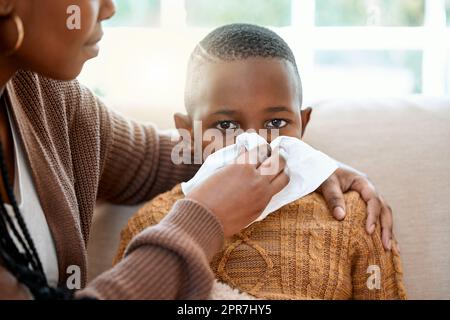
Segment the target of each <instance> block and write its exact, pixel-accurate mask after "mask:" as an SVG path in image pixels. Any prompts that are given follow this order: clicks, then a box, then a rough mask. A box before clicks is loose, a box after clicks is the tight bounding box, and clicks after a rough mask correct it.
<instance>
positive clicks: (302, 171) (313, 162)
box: [181, 133, 338, 221]
mask: <svg viewBox="0 0 450 320" xmlns="http://www.w3.org/2000/svg"><path fill="white" fill-rule="evenodd" d="M262 144H267V141H266V140H265V139H264V138H263V137H261V136H260V135H258V134H256V133H243V134H241V135H239V136H238V137H237V138H236V143H235V144H233V145H231V146H228V147H225V148H223V149H220V150H218V151H217V152H215V153H213V154H211V155H210V156H209V157H208V158H206V160H205V162H204V163H203V165H202V166H201V167H200V169H199V170H198V172H197V174H196V175H195V176H194V177H193V178H192V179H191V180H189V181H188V182H183V183H182V184H181V189H182V190H183V193H184V194H185V195H186V194H188V193H189V192H190V191H191V190H192V189H194V188H195V187H196V186H198V185H199V184H201V183H202V182H203V181H204V180H206V179H207V178H208V177H210V176H211V175H212V174H214V173H215V172H216V171H217V170H219V169H220V168H222V167H224V166H225V165H227V164H230V163H232V162H233V161H234V160H235V159H236V157H237V156H238V152H239V150H240V148H241V146H244V147H245V149H246V150H251V149H253V148H255V147H257V146H259V145H262ZM270 147H271V148H272V150H274V149H275V148H277V147H279V149H280V154H281V155H282V156H283V157H284V158H285V159H286V169H287V170H286V173H287V174H288V176H289V178H290V181H289V183H288V185H287V186H286V187H284V189H283V190H281V191H280V192H278V193H277V194H276V195H274V196H273V197H272V199H271V200H270V202H269V204H268V205H267V207H266V208H265V209H264V211H263V212H262V213H261V215H260V216H259V217H258V218H257V219H256V220H255V221H260V220H262V219H264V218H265V217H267V215H269V214H270V213H272V212H274V211H276V210H278V209H279V208H281V207H282V206H284V205H286V204H288V203H290V202H293V201H295V200H297V199H300V198H302V197H304V196H306V195H308V194H309V193H311V192H313V191H314V190H316V189H317V188H318V187H319V186H320V185H321V184H322V183H323V182H324V181H325V180H326V179H328V178H329V177H330V176H331V175H332V174H333V172H334V171H336V169H337V168H338V166H337V164H336V161H334V160H333V159H331V158H330V157H328V156H327V155H326V154H324V153H322V152H320V151H318V150H316V149H314V148H312V147H311V146H309V145H307V144H306V143H304V142H303V141H301V140H300V139H297V138H293V137H286V136H280V137H277V138H276V139H275V140H273V141H272V142H271V143H270Z"/></svg>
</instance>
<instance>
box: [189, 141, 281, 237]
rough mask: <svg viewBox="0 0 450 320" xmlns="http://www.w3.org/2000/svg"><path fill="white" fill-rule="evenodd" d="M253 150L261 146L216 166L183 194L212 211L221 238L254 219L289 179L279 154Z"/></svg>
mask: <svg viewBox="0 0 450 320" xmlns="http://www.w3.org/2000/svg"><path fill="white" fill-rule="evenodd" d="M257 149H261V148H255V149H253V150H250V151H249V152H248V151H245V152H243V153H241V154H240V156H239V157H238V158H237V160H236V162H235V163H233V164H229V165H227V166H225V167H224V168H222V169H220V170H219V171H218V172H217V173H215V174H214V175H212V176H211V177H209V178H208V179H207V180H206V181H205V182H203V183H202V184H201V185H199V186H198V187H196V188H195V189H194V190H192V191H191V192H190V193H189V194H187V195H186V198H187V199H192V200H195V201H197V202H199V203H201V204H203V205H204V206H205V207H206V208H209V209H210V210H211V211H212V212H213V213H214V214H215V216H216V217H217V219H219V221H220V222H221V223H222V227H223V231H224V235H225V237H230V236H232V235H234V234H236V233H238V232H239V231H241V230H242V229H243V228H245V227H246V226H247V225H249V224H250V223H252V222H253V221H254V220H255V219H256V218H258V216H259V215H260V214H261V212H262V211H263V210H264V208H265V207H266V206H267V205H268V203H269V201H270V199H271V198H272V196H273V195H275V194H276V193H278V192H279V191H281V190H282V189H283V188H284V187H285V186H286V185H287V184H288V182H289V177H288V176H287V175H286V174H285V173H284V167H285V165H286V162H285V161H284V159H283V157H281V156H280V155H279V153H278V152H277V151H274V152H273V153H272V155H271V156H270V157H267V154H268V153H269V151H268V150H267V152H264V155H261V154H260V153H261V152H260V150H257ZM251 159H253V160H256V159H259V161H252V160H251ZM268 167H270V168H274V170H268Z"/></svg>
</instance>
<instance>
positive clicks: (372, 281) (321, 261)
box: [116, 24, 406, 299]
mask: <svg viewBox="0 0 450 320" xmlns="http://www.w3.org/2000/svg"><path fill="white" fill-rule="evenodd" d="M185 104H186V109H187V115H182V114H176V115H175V124H176V127H177V128H178V129H185V130H189V131H190V132H191V136H194V132H193V131H194V128H193V126H194V123H200V122H197V121H201V126H202V129H203V132H205V131H206V130H207V129H211V128H217V129H219V130H221V132H223V138H224V139H223V141H219V142H220V144H222V143H230V141H229V139H228V140H227V139H226V136H225V135H226V134H229V133H230V132H232V131H233V130H238V129H240V130H244V131H247V130H249V129H252V130H256V131H258V130H260V129H267V130H270V129H278V130H279V135H284V136H291V137H296V138H299V139H300V138H301V137H302V136H303V134H304V132H305V128H306V126H307V124H308V121H309V119H310V115H311V109H310V108H308V109H305V110H302V111H301V105H302V89H301V82H300V76H299V73H298V69H297V65H296V62H295V58H294V55H293V54H292V52H291V50H290V48H289V47H288V45H287V44H286V43H285V42H284V41H283V40H282V39H281V38H280V37H279V36H278V35H277V34H275V33H274V32H272V31H270V30H268V29H265V28H262V27H258V26H254V25H246V24H233V25H227V26H223V27H220V28H218V29H216V30H214V31H212V32H211V33H210V34H209V35H208V36H206V37H205V38H204V39H203V40H202V41H201V42H200V43H199V45H198V46H197V47H196V49H195V50H194V52H193V54H192V56H191V59H190V62H189V67H188V77H187V83H186V94H185ZM271 138H272V137H271V136H270V134H269V135H268V136H267V140H268V142H270V141H271ZM219 142H218V141H216V143H219ZM231 143H233V141H231ZM210 144H211V142H210V141H204V142H203V149H204V148H206V146H207V145H210ZM218 147H219V148H220V146H219V144H218ZM224 183H226V181H224ZM182 197H183V193H182V192H181V188H180V187H179V186H177V187H175V188H174V189H173V190H172V191H170V192H167V193H165V194H163V195H160V196H159V197H157V198H156V199H154V200H152V201H150V202H149V203H148V204H146V205H145V206H144V207H143V208H142V209H141V210H139V212H138V213H137V214H136V215H135V216H134V217H132V218H131V219H130V221H129V223H128V226H127V228H125V229H124V230H123V232H122V239H121V243H120V248H119V252H118V255H117V258H116V262H118V261H119V260H120V259H122V257H123V254H124V252H125V249H126V246H127V244H128V242H129V241H130V240H131V238H133V237H134V236H135V235H137V234H138V233H139V232H141V231H142V230H143V229H145V228H146V227H148V226H150V225H154V224H156V223H158V222H159V221H160V220H161V219H162V218H163V216H164V215H165V214H166V213H167V212H168V211H169V209H170V207H171V206H172V204H173V203H174V202H175V201H176V200H178V199H180V198H182ZM345 200H346V205H347V211H348V214H347V216H346V218H345V220H343V221H337V220H335V219H334V218H332V216H331V215H330V214H329V211H328V208H327V206H326V203H325V201H324V200H323V198H322V196H321V195H320V194H318V193H312V194H310V195H308V196H306V197H304V198H302V199H299V200H297V201H294V202H292V203H290V204H288V205H286V206H284V207H283V208H281V209H279V210H277V211H276V212H274V213H272V214H270V215H269V216H268V217H266V218H265V219H264V220H262V221H260V222H256V223H254V224H252V225H251V226H249V227H247V228H246V229H244V230H243V231H242V232H241V233H240V234H238V235H236V236H234V237H233V238H232V239H228V240H227V242H226V245H225V247H224V248H223V250H222V252H220V253H218V254H217V255H216V256H215V258H214V259H213V261H212V263H211V267H212V269H213V271H214V272H215V274H216V276H217V278H218V280H220V281H221V282H223V283H225V284H228V285H230V286H231V287H233V288H236V289H238V290H239V291H241V292H245V293H247V294H250V295H251V296H254V297H257V298H264V299H352V298H353V299H404V298H406V294H405V290H404V287H403V284H402V269H401V263H400V257H399V254H398V250H397V248H396V245H395V243H394V247H393V250H392V251H385V250H384V249H383V245H382V241H381V239H380V230H377V232H374V233H373V234H372V235H368V234H367V233H366V231H365V218H366V206H365V203H364V202H363V201H362V199H360V197H359V195H358V194H357V193H354V192H350V193H347V194H346V195H345ZM378 228H379V227H378Z"/></svg>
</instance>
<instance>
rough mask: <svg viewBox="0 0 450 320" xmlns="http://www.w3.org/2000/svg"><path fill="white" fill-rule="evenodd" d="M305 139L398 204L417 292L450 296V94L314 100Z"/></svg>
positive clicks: (412, 294) (409, 280) (398, 223)
mask: <svg viewBox="0 0 450 320" xmlns="http://www.w3.org/2000/svg"><path fill="white" fill-rule="evenodd" d="M314 106H315V108H314V111H313V115H312V120H311V126H310V127H309V128H308V129H307V131H306V136H305V140H306V141H307V142H309V143H310V144H312V145H313V146H315V147H317V148H318V149H320V150H323V151H325V152H327V153H328V154H329V155H330V156H333V157H335V158H336V159H339V160H340V161H342V162H344V163H346V164H349V165H351V166H354V167H355V168H358V169H359V170H361V171H363V172H365V173H366V174H368V175H369V177H370V178H371V179H372V180H373V182H374V184H375V185H376V187H377V189H378V191H379V192H380V193H381V194H382V195H383V196H385V198H386V200H387V201H388V202H389V204H390V205H391V206H392V208H393V211H394V223H395V234H396V237H397V239H398V241H399V242H400V248H401V253H402V259H403V265H404V272H405V284H406V289H407V292H408V296H409V298H411V299H439V298H441V299H442V298H447V299H450V100H446V99H430V98H428V99H426V98H415V99H383V100H358V101H354V100H353V101H352V100H333V101H322V102H319V103H316V104H314Z"/></svg>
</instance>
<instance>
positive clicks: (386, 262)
mask: <svg viewBox="0 0 450 320" xmlns="http://www.w3.org/2000/svg"><path fill="white" fill-rule="evenodd" d="M182 198H183V193H182V191H181V188H180V187H179V186H176V187H174V189H173V190H171V191H169V192H166V193H165V194H162V195H160V196H158V197H156V198H155V199H154V200H152V201H150V202H149V203H147V204H146V205H145V206H144V207H142V208H141V209H140V210H139V211H138V212H137V213H136V214H135V215H134V216H133V217H132V218H130V220H129V221H128V224H127V226H126V227H125V228H124V230H123V231H122V233H121V241H120V244H119V250H118V252H117V256H116V257H115V259H114V262H113V263H117V262H119V261H120V260H121V259H122V257H123V256H124V253H126V252H127V250H130V248H129V247H128V245H129V243H130V241H131V239H132V238H133V237H135V236H136V235H137V234H139V233H140V232H142V231H143V230H146V228H147V227H148V226H152V225H157V224H158V222H159V221H161V220H163V219H164V217H165V215H166V212H167V210H168V208H170V207H171V206H172V205H173V203H175V202H176V201H179V199H182ZM344 198H345V202H346V208H347V216H346V218H345V219H344V220H343V221H337V220H335V219H334V218H333V217H332V215H331V214H330V212H329V210H328V208H327V205H326V203H325V200H324V199H323V197H322V196H321V195H320V194H318V193H312V194H310V195H308V196H306V197H304V198H302V199H300V200H297V201H294V202H292V203H290V204H288V205H286V206H284V207H282V208H281V209H279V210H277V211H276V212H274V213H272V214H270V215H269V216H268V217H267V218H265V219H264V220H262V221H259V222H256V223H254V224H252V225H250V226H249V227H247V228H246V229H244V230H243V231H242V232H241V233H239V234H237V235H236V236H234V237H233V238H231V239H227V241H226V243H225V245H224V247H223V249H222V250H221V251H220V252H219V253H217V254H216V255H215V257H214V258H213V260H212V262H211V268H212V270H213V271H214V273H215V276H216V278H217V279H218V280H219V281H221V282H224V283H225V284H228V285H230V286H231V287H233V288H235V289H239V290H240V291H241V292H244V293H247V294H250V295H252V296H254V297H256V298H262V299H406V293H405V288H404V286H403V282H402V274H403V271H402V266H401V261H400V256H399V252H398V250H397V245H396V243H394V248H393V250H392V251H385V250H384V248H383V245H382V242H381V237H380V234H381V232H380V227H379V226H378V227H377V230H376V232H374V233H373V235H368V234H367V233H366V231H365V221H366V205H365V202H364V201H363V200H362V199H361V198H360V196H359V195H358V194H357V193H356V192H349V193H347V194H345V195H344ZM127 247H128V249H126V248H127ZM378 280H379V281H378Z"/></svg>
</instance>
